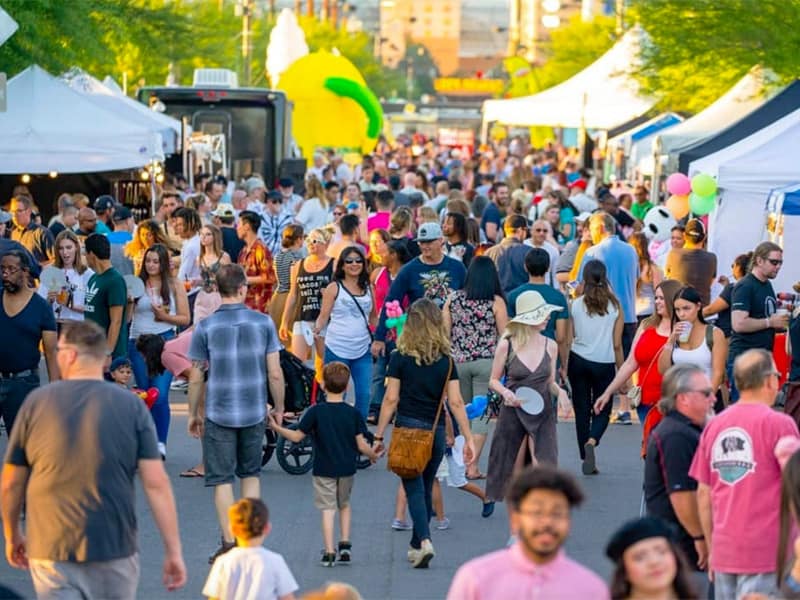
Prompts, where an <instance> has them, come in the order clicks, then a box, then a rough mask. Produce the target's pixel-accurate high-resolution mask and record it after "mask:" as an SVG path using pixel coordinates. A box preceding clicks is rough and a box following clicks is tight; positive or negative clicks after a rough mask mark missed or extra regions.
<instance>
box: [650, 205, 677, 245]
mask: <svg viewBox="0 0 800 600" xmlns="http://www.w3.org/2000/svg"><path fill="white" fill-rule="evenodd" d="M677 223H678V222H677V221H676V220H675V217H673V216H672V214H671V213H670V212H669V211H668V210H667V209H666V208H664V207H663V206H654V207H653V208H651V209H650V210H649V211H647V214H646V215H645V217H644V229H643V232H644V234H645V235H646V236H647V238H648V239H650V240H652V241H654V242H665V241H667V240H668V239H669V235H670V231H671V230H672V228H673V227H675V225H677Z"/></svg>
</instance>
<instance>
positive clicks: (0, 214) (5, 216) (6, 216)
mask: <svg viewBox="0 0 800 600" xmlns="http://www.w3.org/2000/svg"><path fill="white" fill-rule="evenodd" d="M10 220H11V213H9V212H6V211H4V210H0V223H8V222H9V221H10Z"/></svg>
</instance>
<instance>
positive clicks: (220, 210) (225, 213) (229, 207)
mask: <svg viewBox="0 0 800 600" xmlns="http://www.w3.org/2000/svg"><path fill="white" fill-rule="evenodd" d="M211 214H212V215H214V216H215V217H233V216H235V215H236V212H235V211H234V210H233V204H228V203H227V202H222V203H220V204H218V205H217V209H216V210H212V211H211Z"/></svg>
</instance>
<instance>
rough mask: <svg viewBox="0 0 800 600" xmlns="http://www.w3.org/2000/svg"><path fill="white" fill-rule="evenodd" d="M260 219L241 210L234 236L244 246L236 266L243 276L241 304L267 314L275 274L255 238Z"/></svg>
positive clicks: (265, 251) (265, 248)
mask: <svg viewBox="0 0 800 600" xmlns="http://www.w3.org/2000/svg"><path fill="white" fill-rule="evenodd" d="M260 224H261V217H259V216H258V214H256V213H254V212H252V211H249V210H245V211H242V213H241V214H240V215H239V224H238V225H237V226H236V235H238V236H239V239H240V240H242V241H243V242H244V248H242V250H241V251H240V252H239V260H237V261H236V262H237V263H239V264H240V265H241V266H242V267H243V268H244V272H245V274H246V275H247V286H248V287H247V296H245V299H244V303H245V306H247V308H250V309H252V310H255V311H258V312H262V313H265V314H269V301H270V299H271V298H272V286H273V285H275V280H276V276H275V270H274V269H273V268H272V253H271V252H270V251H269V250H268V249H267V247H266V246H265V245H264V242H262V241H261V240H260V239H259V238H258V228H259V226H260Z"/></svg>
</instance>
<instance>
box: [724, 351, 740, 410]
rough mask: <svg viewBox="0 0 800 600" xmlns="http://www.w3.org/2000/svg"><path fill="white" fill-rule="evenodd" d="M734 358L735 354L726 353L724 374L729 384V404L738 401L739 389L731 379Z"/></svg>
mask: <svg viewBox="0 0 800 600" xmlns="http://www.w3.org/2000/svg"><path fill="white" fill-rule="evenodd" d="M735 359H736V357H735V356H731V355H728V362H727V363H726V365H725V374H726V375H727V377H728V384H729V385H730V386H731V399H730V403H731V404H733V403H734V402H738V401H739V390H737V389H736V382H735V381H734V379H733V361H734V360H735Z"/></svg>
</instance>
